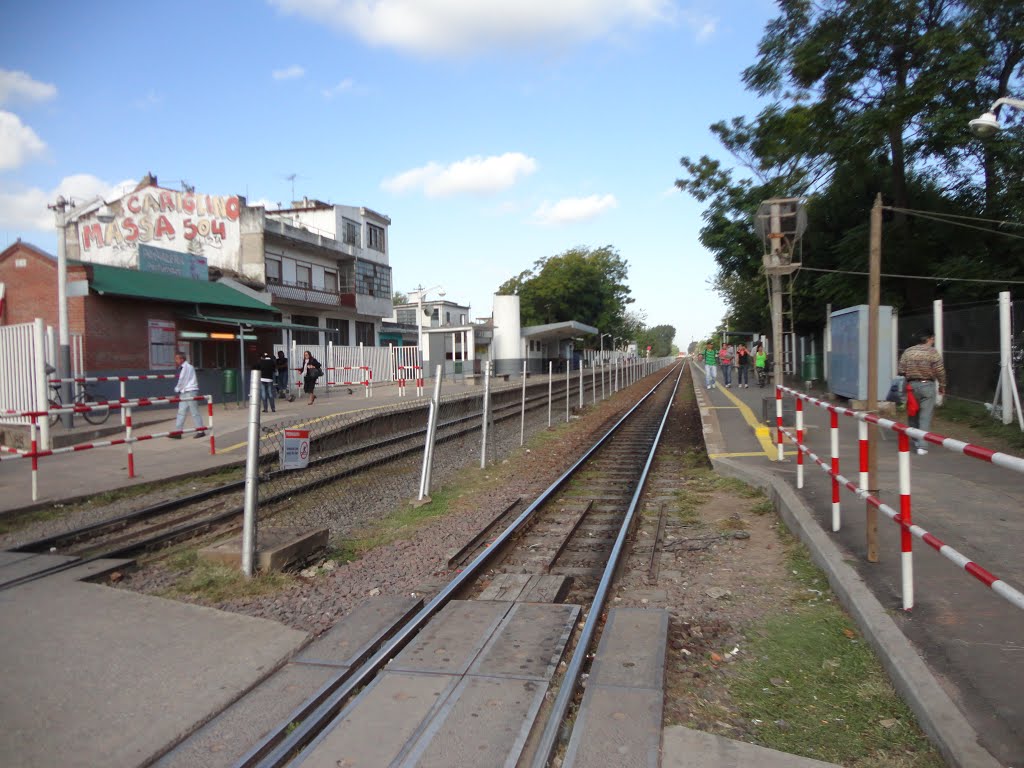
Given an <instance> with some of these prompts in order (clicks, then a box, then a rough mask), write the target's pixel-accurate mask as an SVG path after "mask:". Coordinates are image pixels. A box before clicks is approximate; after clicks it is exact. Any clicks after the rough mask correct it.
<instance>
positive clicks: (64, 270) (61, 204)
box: [47, 195, 114, 428]
mask: <svg viewBox="0 0 1024 768" xmlns="http://www.w3.org/2000/svg"><path fill="white" fill-rule="evenodd" d="M74 207H75V204H74V203H73V202H71V201H68V200H65V199H64V196H63V195H60V196H59V197H58V198H57V200H56V201H55V202H54V203H53V205H48V206H47V208H49V209H50V210H52V211H53V216H54V223H55V224H56V226H57V332H58V339H59V342H60V355H59V357H58V360H57V377H58V378H61V379H67V378H70V377H71V333H70V330H69V328H68V257H67V251H66V239H65V238H66V234H65V228H66V227H67V225H68V224H70V223H71V222H72V221H74V220H76V219H78V218H80V217H81V216H84V215H85V214H87V213H92V212H95V213H96V218H97V219H98V220H99V221H100V222H102V223H104V224H108V223H110V222H111V221H113V220H114V214H113V211H111V210H110V208H109V206H107V204H106V203H104V202H103V200H102V199H99V198H97V199H96V200H93V201H92V202H91V203H89V204H88V205H87V206H85V207H83V208H82V209H80V210H79V211H76V212H71V211H69V209H73V208H74ZM61 397H62V399H63V400H64V403H65V404H68V405H70V404H71V403H72V402H73V399H74V398H73V394H72V389H71V382H70V381H65V382H64V383H63V384H62V385H61ZM65 416H66V417H67V418H66V419H65V422H66V423H67V426H68V427H69V428H70V427H73V426H74V425H75V421H74V413H68V414H65Z"/></svg>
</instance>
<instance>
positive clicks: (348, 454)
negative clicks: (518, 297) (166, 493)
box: [0, 384, 596, 590]
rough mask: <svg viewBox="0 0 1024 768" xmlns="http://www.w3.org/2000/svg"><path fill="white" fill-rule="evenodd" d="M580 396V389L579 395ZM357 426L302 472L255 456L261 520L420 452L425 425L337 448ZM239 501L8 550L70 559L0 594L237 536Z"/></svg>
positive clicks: (451, 426) (223, 497)
mask: <svg viewBox="0 0 1024 768" xmlns="http://www.w3.org/2000/svg"><path fill="white" fill-rule="evenodd" d="M567 391H568V396H567ZM587 391H588V390H587V388H586V387H584V394H586V392H587ZM574 392H575V394H576V396H578V387H577V389H576V390H572V387H571V384H570V385H569V386H567V387H563V388H562V389H561V390H557V391H555V392H553V393H552V396H553V397H555V396H557V397H559V398H562V399H569V397H572V395H573V393H574ZM595 394H596V393H595ZM548 403H549V400H548V394H547V392H544V393H537V394H533V395H530V396H528V397H527V398H526V401H525V407H526V410H527V411H528V412H531V411H537V410H540V409H542V408H547V407H548ZM522 407H523V403H521V402H520V401H519V399H518V398H517V399H516V400H515V401H510V402H506V403H500V404H496V405H494V406H493V407H492V409H491V413H492V422H494V423H500V422H503V421H509V420H512V419H518V418H520V416H521V414H522ZM424 412H425V408H424ZM424 418H425V417H424ZM362 426H363V424H362V423H360V422H356V423H354V424H349V425H346V427H344V428H343V429H340V430H335V431H333V432H331V433H328V434H324V435H321V436H319V437H318V439H319V440H320V441H321V444H322V445H323V446H325V449H324V450H323V451H322V455H321V456H319V457H318V458H316V459H313V460H311V461H310V463H309V466H308V467H307V468H305V469H302V470H291V471H282V470H275V469H273V468H272V467H273V466H274V464H275V462H276V458H277V454H276V452H271V453H264V454H262V455H261V457H260V463H261V469H260V483H261V484H262V485H266V484H272V485H273V488H274V491H273V492H272V493H263V494H261V495H260V515H261V517H263V518H266V517H268V516H272V515H273V514H274V513H275V512H276V511H277V509H276V507H277V506H278V505H280V504H282V503H283V502H285V501H291V500H294V499H295V498H296V497H297V496H301V494H303V493H306V492H309V491H311V490H314V489H316V488H320V487H322V486H325V485H329V484H331V483H335V482H338V481H340V480H344V479H346V478H351V477H353V476H358V475H359V474H360V473H363V472H369V471H370V470H372V469H374V468H376V467H379V466H382V465H385V464H389V463H394V462H398V461H400V460H402V459H404V458H406V457H409V456H412V455H415V454H418V453H422V451H423V441H424V438H425V435H426V427H425V426H424V427H420V428H413V429H404V430H398V431H396V432H394V433H393V434H389V435H384V436H374V437H372V438H369V439H364V440H360V441H357V442H355V443H349V444H348V445H345V443H346V442H349V441H347V440H346V435H345V432H347V431H348V430H350V429H353V428H360V427H362ZM481 428H482V414H481V412H474V413H466V414H462V415H459V416H454V417H452V418H450V419H448V420H446V421H445V422H443V423H441V424H439V425H438V431H437V438H436V439H437V442H438V443H445V442H449V441H452V440H456V439H458V438H461V437H464V436H466V435H468V434H472V433H474V432H478V431H480V430H481ZM369 431H370V432H373V431H375V430H372V429H371V430H369ZM244 494H245V481H244V480H239V481H235V482H231V483H226V484H224V485H221V486H218V487H216V488H211V489H207V490H205V491H202V492H200V493H195V494H189V495H186V496H182V497H179V498H177V499H171V500H166V501H161V502H159V503H156V504H151V505H148V506H145V507H142V508H140V509H137V510H133V511H131V512H128V513H126V514H122V515H118V516H117V517H114V518H111V519H109V520H104V521H101V522H98V523H94V524H91V525H88V526H83V527H80V528H76V529H73V530H70V531H66V532H63V533H60V534H56V535H53V536H48V537H45V538H42V539H38V540H35V541H32V542H29V543H26V544H23V545H21V546H18V547H16V548H15V549H14V550H13V551H17V552H30V553H49V554H56V555H65V556H70V557H72V558H74V559H72V560H65V561H61V562H59V563H55V564H54V566H53V567H51V568H49V569H46V570H41V571H39V572H36V573H32V574H29V575H26V576H24V577H23V578H21V579H16V580H12V581H9V582H6V583H4V584H3V585H0V590H3V589H10V588H12V587H15V586H18V585H20V584H24V583H26V582H28V581H33V580H35V579H39V578H43V577H45V576H49V575H52V574H54V573H58V572H61V571H64V570H68V569H70V568H73V567H78V566H81V565H83V564H86V563H90V562H94V561H96V560H101V559H115V558H132V557H136V556H138V555H140V554H143V553H146V552H151V551H154V550H158V549H160V548H162V547H166V546H169V545H172V544H176V543H179V542H181V541H185V540H188V539H191V538H195V537H198V536H218V537H219V536H224V535H229V534H231V533H234V532H236V531H237V530H239V529H240V526H241V518H242V514H243V512H244Z"/></svg>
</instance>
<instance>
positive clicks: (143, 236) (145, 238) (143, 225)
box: [139, 219, 153, 243]
mask: <svg viewBox="0 0 1024 768" xmlns="http://www.w3.org/2000/svg"><path fill="white" fill-rule="evenodd" d="M152 239H153V220H152V219H139V240H140V241H141V242H143V243H148V242H149V241H150V240H152Z"/></svg>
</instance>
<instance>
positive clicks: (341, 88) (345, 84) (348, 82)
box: [323, 77, 355, 99]
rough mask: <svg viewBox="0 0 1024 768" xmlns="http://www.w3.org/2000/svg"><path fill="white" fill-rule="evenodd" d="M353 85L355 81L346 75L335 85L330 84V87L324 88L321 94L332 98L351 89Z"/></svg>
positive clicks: (326, 97)
mask: <svg viewBox="0 0 1024 768" xmlns="http://www.w3.org/2000/svg"><path fill="white" fill-rule="evenodd" d="M354 87H355V82H354V81H353V80H352V78H351V77H346V78H345V79H344V80H342V81H341V82H340V83H338V84H337V85H334V86H331V87H330V88H324V90H323V94H324V98H325V99H333V98H334V97H335V96H337V95H339V94H342V93H345V92H346V91H351V90H352V89H353V88H354Z"/></svg>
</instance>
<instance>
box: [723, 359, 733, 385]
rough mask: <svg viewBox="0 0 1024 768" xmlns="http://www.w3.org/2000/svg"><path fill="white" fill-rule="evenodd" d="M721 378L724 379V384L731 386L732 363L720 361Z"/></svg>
mask: <svg viewBox="0 0 1024 768" xmlns="http://www.w3.org/2000/svg"><path fill="white" fill-rule="evenodd" d="M722 378H723V379H724V380H725V386H727V387H729V386H732V365H730V364H729V363H722Z"/></svg>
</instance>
